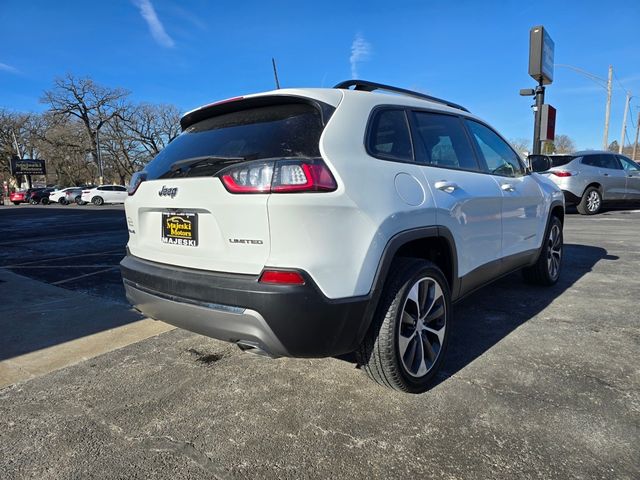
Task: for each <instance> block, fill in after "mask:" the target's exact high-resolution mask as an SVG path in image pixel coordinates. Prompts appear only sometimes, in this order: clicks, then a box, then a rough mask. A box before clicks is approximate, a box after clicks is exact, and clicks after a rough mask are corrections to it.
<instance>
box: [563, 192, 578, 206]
mask: <svg viewBox="0 0 640 480" xmlns="http://www.w3.org/2000/svg"><path fill="white" fill-rule="evenodd" d="M562 193H563V194H564V202H565V203H566V204H567V205H575V204H577V203H580V197H579V196H578V195H576V194H575V193H572V192H570V191H568V190H563V191H562Z"/></svg>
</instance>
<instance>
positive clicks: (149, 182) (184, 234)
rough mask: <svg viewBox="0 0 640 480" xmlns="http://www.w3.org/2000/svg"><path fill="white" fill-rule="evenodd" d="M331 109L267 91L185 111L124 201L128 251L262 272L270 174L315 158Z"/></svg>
mask: <svg viewBox="0 0 640 480" xmlns="http://www.w3.org/2000/svg"><path fill="white" fill-rule="evenodd" d="M333 109H334V108H333V107H332V106H330V105H328V104H326V103H323V102H319V101H317V100H313V99H309V98H305V97H300V96H293V95H291V96H287V95H271V96H258V97H249V98H244V99H235V100H233V101H229V102H224V103H220V104H214V105H211V106H208V107H204V108H202V109H199V110H196V111H194V112H191V113H189V114H187V115H186V116H185V117H184V118H183V120H182V127H183V133H182V134H181V135H179V136H178V137H177V138H176V139H174V140H173V141H172V142H171V143H170V144H169V145H168V146H167V148H165V149H164V150H163V151H162V152H161V153H160V154H159V155H158V156H157V157H156V158H155V159H154V160H153V161H152V162H151V163H149V165H147V167H146V168H145V169H144V170H143V171H142V172H140V173H138V174H136V175H134V178H133V179H132V184H131V186H130V196H129V198H128V199H127V202H126V215H127V223H128V228H129V244H128V246H129V250H130V252H131V254H133V255H135V256H137V257H140V258H144V259H147V260H151V261H156V262H160V263H165V264H170V265H177V266H183V267H188V268H197V269H204V270H210V271H220V272H234V273H242V274H258V273H260V271H261V270H262V269H263V267H264V265H265V262H266V261H267V258H268V256H269V252H270V238H269V218H268V212H267V201H268V197H269V195H270V192H271V191H272V190H271V181H272V177H273V178H275V173H274V172H276V171H278V165H279V162H288V163H291V162H295V161H298V160H300V159H302V160H303V161H306V162H309V163H310V164H313V162H315V161H316V160H314V159H318V158H319V157H320V151H319V142H320V136H321V134H322V131H323V129H324V125H325V124H326V122H327V120H328V118H329V117H330V115H331V113H332V111H333ZM223 180H224V181H223ZM267 180H268V182H267ZM265 182H266V183H265ZM267 184H268V185H267ZM265 185H266V186H265Z"/></svg>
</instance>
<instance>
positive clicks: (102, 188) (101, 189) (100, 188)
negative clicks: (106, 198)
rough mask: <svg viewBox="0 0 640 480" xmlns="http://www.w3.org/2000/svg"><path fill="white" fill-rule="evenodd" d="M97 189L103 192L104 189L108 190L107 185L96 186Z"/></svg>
mask: <svg viewBox="0 0 640 480" xmlns="http://www.w3.org/2000/svg"><path fill="white" fill-rule="evenodd" d="M98 190H100V191H101V192H104V191H106V190H109V187H98Z"/></svg>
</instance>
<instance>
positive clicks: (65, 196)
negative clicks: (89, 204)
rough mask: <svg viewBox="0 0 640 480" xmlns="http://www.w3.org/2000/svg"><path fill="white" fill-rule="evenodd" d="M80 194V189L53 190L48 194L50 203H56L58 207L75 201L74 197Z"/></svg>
mask: <svg viewBox="0 0 640 480" xmlns="http://www.w3.org/2000/svg"><path fill="white" fill-rule="evenodd" d="M81 193H82V188H80V187H68V188H62V189H60V190H55V191H53V192H51V193H50V194H49V201H50V202H57V203H59V204H60V205H68V204H69V203H72V202H74V201H75V198H76V196H78V195H80V194H81Z"/></svg>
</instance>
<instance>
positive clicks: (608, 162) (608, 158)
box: [600, 155, 621, 170]
mask: <svg viewBox="0 0 640 480" xmlns="http://www.w3.org/2000/svg"><path fill="white" fill-rule="evenodd" d="M600 158H601V161H602V168H610V169H613V170H615V169H618V170H621V167H620V164H619V163H618V160H617V159H616V157H615V155H600Z"/></svg>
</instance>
